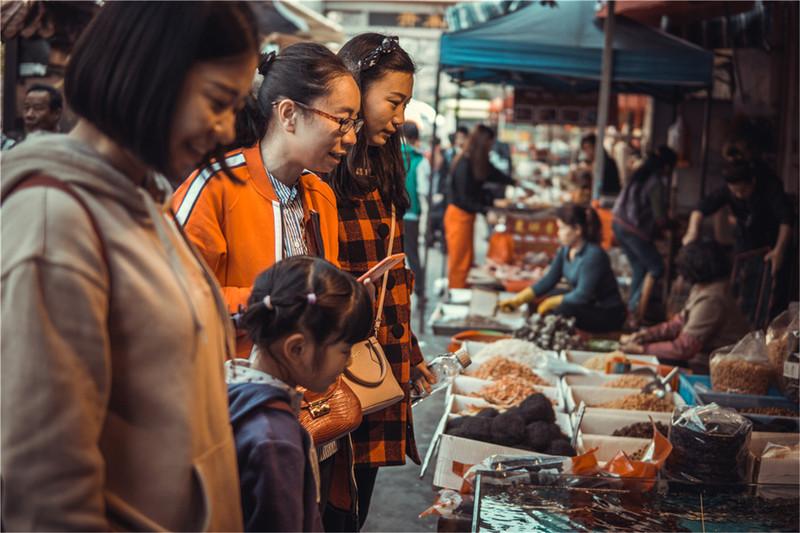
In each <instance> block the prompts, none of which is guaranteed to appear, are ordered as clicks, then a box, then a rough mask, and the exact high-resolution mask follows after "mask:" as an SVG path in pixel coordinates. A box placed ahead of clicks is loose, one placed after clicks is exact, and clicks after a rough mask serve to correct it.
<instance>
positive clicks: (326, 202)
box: [173, 43, 362, 354]
mask: <svg viewBox="0 0 800 533" xmlns="http://www.w3.org/2000/svg"><path fill="white" fill-rule="evenodd" d="M259 73H260V74H261V75H262V76H263V81H262V82H261V84H260V86H259V88H258V89H257V91H256V92H255V94H254V95H253V98H252V99H251V101H250V102H249V103H248V104H247V106H246V107H245V109H243V110H242V112H241V113H240V115H239V117H238V119H237V142H236V145H238V146H243V148H239V149H237V150H234V151H232V152H229V153H228V154H227V155H226V157H225V159H224V161H218V162H216V163H214V164H213V165H211V166H207V167H204V168H200V169H198V170H196V171H195V172H194V173H193V174H192V175H190V176H189V178H188V179H187V180H186V181H185V182H184V183H183V184H182V185H181V186H180V187H179V188H178V190H177V191H176V193H175V196H174V198H173V207H174V209H175V212H176V214H177V218H178V221H179V222H180V223H181V224H182V225H183V226H184V229H185V231H186V233H187V234H188V236H189V239H191V240H192V241H193V242H194V244H195V245H196V246H197V248H198V249H199V250H200V253H201V254H202V255H203V257H204V258H205V260H206V262H207V263H208V264H209V266H210V267H211V269H212V271H213V272H214V274H215V275H216V277H217V279H218V280H219V283H220V285H221V286H222V289H223V292H224V296H225V301H226V303H227V304H228V309H229V311H230V312H231V313H236V312H238V311H239V310H240V307H242V306H244V305H245V304H246V302H247V297H248V296H249V294H250V292H251V290H252V285H253V282H254V281H255V279H256V276H258V274H260V273H261V272H262V271H264V270H266V269H267V268H269V267H270V266H272V265H273V264H274V263H275V262H277V261H279V260H280V259H282V258H284V257H289V256H293V255H316V256H319V257H323V258H325V259H327V260H328V261H330V262H332V263H334V264H337V265H338V255H339V249H338V246H339V242H338V220H337V212H336V200H335V197H334V195H333V191H331V189H330V187H329V186H328V185H327V184H326V183H324V182H323V181H322V180H321V179H320V178H319V177H318V176H317V175H316V174H314V172H320V173H326V172H330V171H331V170H333V169H334V168H335V167H336V165H338V163H339V161H340V159H341V158H342V157H344V155H345V154H346V153H347V151H348V150H349V148H350V147H351V146H352V145H353V144H355V141H356V133H357V132H358V130H359V129H360V127H361V124H362V121H361V120H359V119H358V118H357V116H358V112H359V110H360V108H361V100H360V92H359V90H358V86H357V85H356V83H355V81H354V79H353V75H352V74H351V73H350V71H349V70H347V68H346V67H345V65H344V63H342V61H341V60H340V59H339V58H338V57H336V55H335V54H333V53H332V52H331V51H329V50H328V49H327V48H325V47H324V46H321V45H318V44H314V43H299V44H295V45H293V46H290V47H288V48H286V49H285V50H284V51H283V52H281V54H279V55H277V56H276V55H275V54H273V53H271V54H269V55H267V56H265V57H264V58H262V62H261V65H260V66H259ZM312 171H313V172H312ZM225 175H227V176H232V177H233V178H235V179H224V176H225ZM247 349H249V345H247V346H246V345H245V343H240V349H239V350H238V353H239V354H242V353H243V352H245V351H246V350H247Z"/></svg>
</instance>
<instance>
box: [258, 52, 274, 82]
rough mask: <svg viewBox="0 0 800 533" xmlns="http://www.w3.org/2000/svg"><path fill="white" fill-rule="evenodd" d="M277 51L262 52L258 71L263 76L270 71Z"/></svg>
mask: <svg viewBox="0 0 800 533" xmlns="http://www.w3.org/2000/svg"><path fill="white" fill-rule="evenodd" d="M276 56H277V55H276V54H275V51H274V50H273V51H272V52H268V53H266V54H261V59H260V61H259V62H258V73H259V74H261V75H262V76H266V75H267V72H269V67H271V66H272V63H273V62H274V61H275V57H276Z"/></svg>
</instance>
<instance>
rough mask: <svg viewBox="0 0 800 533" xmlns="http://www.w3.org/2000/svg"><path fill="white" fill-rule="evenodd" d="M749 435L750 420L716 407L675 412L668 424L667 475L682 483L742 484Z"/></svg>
mask: <svg viewBox="0 0 800 533" xmlns="http://www.w3.org/2000/svg"><path fill="white" fill-rule="evenodd" d="M752 432H753V423H752V422H750V420H748V419H747V418H745V417H743V416H742V415H740V414H739V413H737V412H736V411H734V410H733V409H727V408H724V407H720V406H719V405H717V404H715V403H710V404H708V405H699V406H696V407H681V408H678V409H676V410H675V412H674V413H673V414H672V420H671V423H670V431H669V441H670V443H671V444H672V453H671V454H670V455H669V457H668V458H667V463H666V471H667V473H668V474H669V476H671V477H673V478H676V479H680V480H684V481H692V482H701V483H714V484H729V483H745V482H747V481H748V477H747V474H748V459H749V455H750V452H749V446H750V436H751V434H752Z"/></svg>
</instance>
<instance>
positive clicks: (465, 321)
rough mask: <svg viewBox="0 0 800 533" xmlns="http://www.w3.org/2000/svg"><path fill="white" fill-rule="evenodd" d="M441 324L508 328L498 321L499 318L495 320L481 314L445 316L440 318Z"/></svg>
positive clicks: (495, 328)
mask: <svg viewBox="0 0 800 533" xmlns="http://www.w3.org/2000/svg"><path fill="white" fill-rule="evenodd" d="M442 324H447V325H448V326H464V327H469V328H473V329H494V330H497V329H499V330H501V331H502V330H505V329H506V328H508V325H507V324H504V323H503V322H500V321H499V320H495V319H493V318H489V317H485V316H481V315H467V316H465V317H463V316H459V317H452V318H445V319H444V320H442Z"/></svg>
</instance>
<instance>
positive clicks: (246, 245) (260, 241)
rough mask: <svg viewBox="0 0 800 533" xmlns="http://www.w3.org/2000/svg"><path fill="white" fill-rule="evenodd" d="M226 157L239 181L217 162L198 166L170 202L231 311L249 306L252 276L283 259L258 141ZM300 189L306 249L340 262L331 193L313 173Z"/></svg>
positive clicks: (275, 209)
mask: <svg viewBox="0 0 800 533" xmlns="http://www.w3.org/2000/svg"><path fill="white" fill-rule="evenodd" d="M225 161H226V163H227V164H228V167H229V168H230V169H231V170H232V172H233V174H234V175H235V176H236V177H238V178H239V179H240V180H242V182H243V183H241V184H239V183H234V182H233V181H232V180H230V179H229V178H228V177H227V176H225V174H224V173H223V172H222V171H221V170H220V169H219V166H218V165H216V164H215V165H212V167H206V168H201V169H198V170H196V171H195V172H194V173H192V175H191V176H189V178H188V179H187V180H186V181H185V182H184V183H183V184H182V185H181V186H180V187H179V188H178V190H177V191H175V195H174V197H173V200H172V206H173V209H174V210H175V213H176V216H177V218H178V222H180V223H181V225H183V227H184V229H185V231H186V233H187V235H188V236H189V239H190V240H191V241H192V242H193V243H194V244H195V245H196V246H197V248H198V249H199V250H200V253H201V254H202V255H203V257H204V258H205V260H206V262H207V263H208V265H209V266H210V267H211V270H212V271H213V272H214V275H215V276H216V277H217V280H218V281H219V284H220V285H221V286H222V291H223V295H224V297H225V301H226V302H227V304H228V309H229V311H230V312H231V313H235V312H237V311H238V309H239V306H240V305H241V306H246V305H247V298H248V297H249V296H250V291H251V289H252V285H253V282H254V281H255V279H256V277H257V276H258V275H259V274H260V273H261V272H263V271H264V270H266V269H267V268H269V267H270V266H272V265H273V264H274V263H275V262H276V261H279V260H280V259H282V258H283V239H282V229H281V225H282V222H281V220H282V219H281V208H280V203H279V202H278V196H277V194H276V193H275V189H274V188H273V187H272V183H271V182H270V180H269V176H268V175H267V172H266V170H265V169H264V162H263V161H262V159H261V149H260V146H259V144H256V145H255V146H252V147H250V148H244V149H240V150H235V151H233V152H230V153H229V154H227V155H226V157H225ZM299 187H300V189H301V193H302V198H303V210H304V211H305V228H306V243H308V249H309V253H310V254H312V255H317V256H320V257H324V258H325V259H327V260H328V261H330V262H331V263H333V264H335V265H336V266H339V237H338V227H339V226H338V224H339V219H338V214H337V210H336V197H335V196H334V194H333V191H332V190H331V188H330V187H329V186H328V184H326V183H325V182H323V181H322V180H321V179H320V178H319V177H318V176H317V175H316V174H313V173H311V172H304V173H303V175H301V176H300V182H299Z"/></svg>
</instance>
